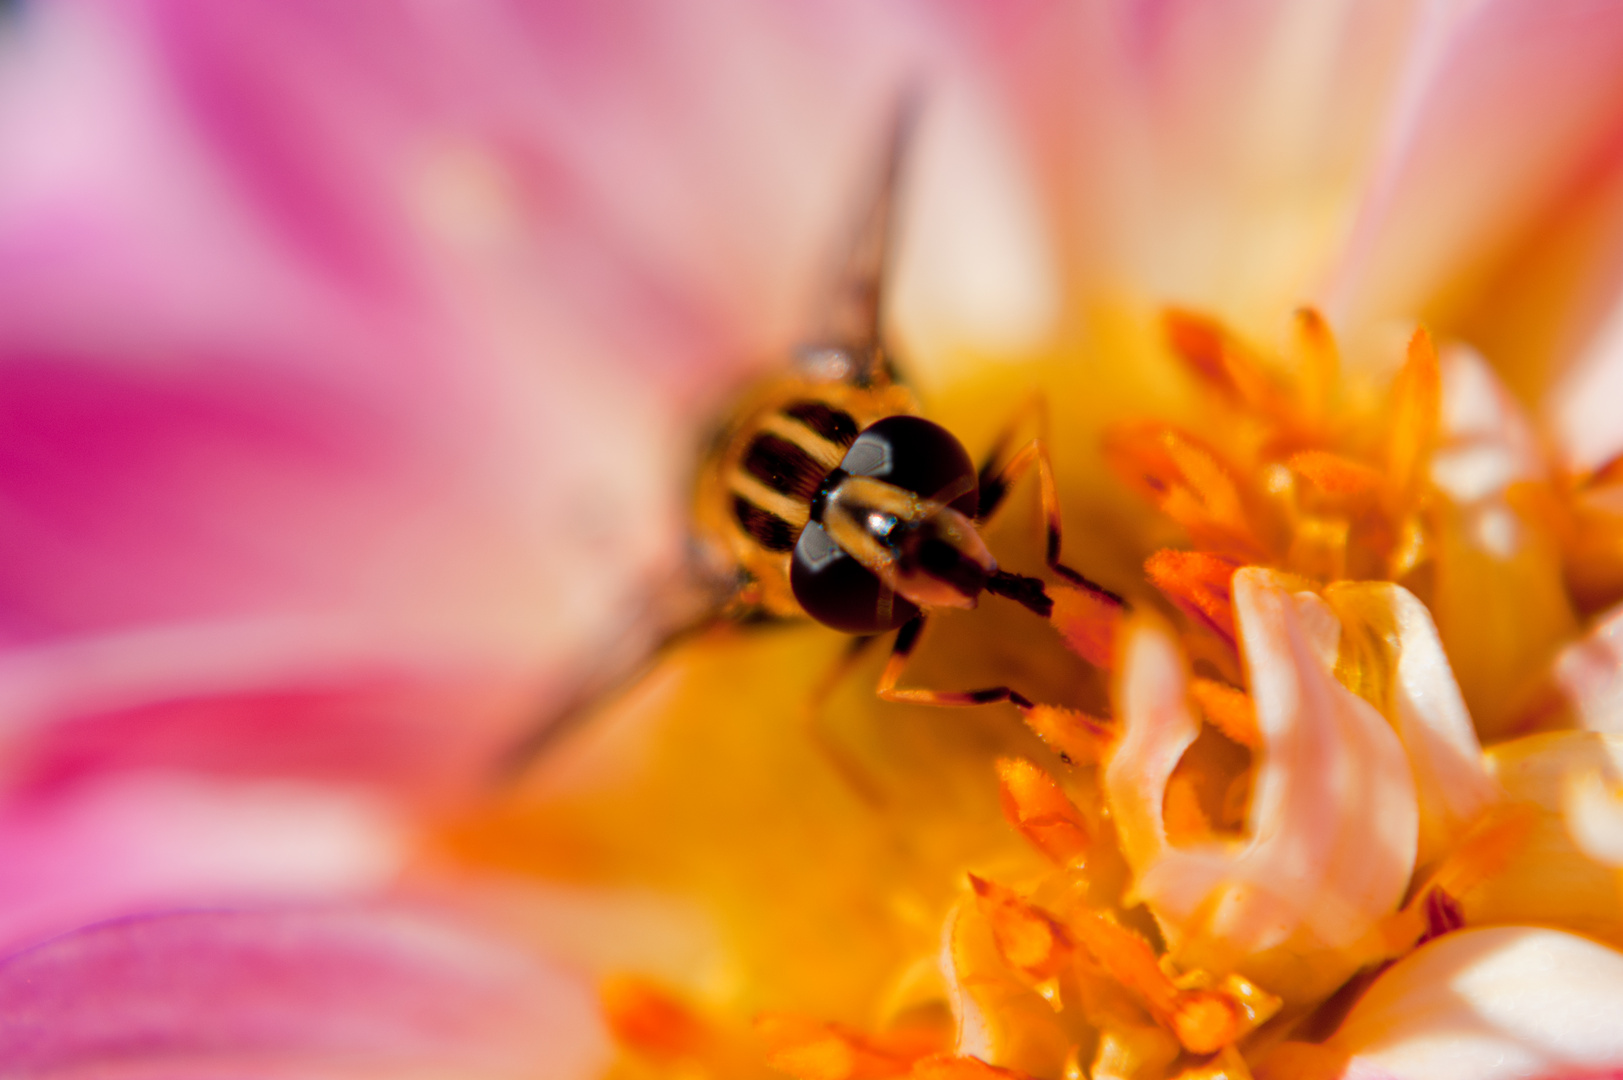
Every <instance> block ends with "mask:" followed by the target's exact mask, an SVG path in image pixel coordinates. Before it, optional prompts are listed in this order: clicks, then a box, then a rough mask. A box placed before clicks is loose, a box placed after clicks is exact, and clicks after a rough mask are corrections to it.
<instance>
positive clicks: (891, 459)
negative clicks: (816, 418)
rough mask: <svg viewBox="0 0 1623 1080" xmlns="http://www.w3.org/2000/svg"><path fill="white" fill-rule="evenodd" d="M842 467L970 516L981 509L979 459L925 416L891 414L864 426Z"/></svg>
mask: <svg viewBox="0 0 1623 1080" xmlns="http://www.w3.org/2000/svg"><path fill="white" fill-rule="evenodd" d="M840 468H842V469H844V470H845V471H846V472H848V473H850V474H851V475H852V476H871V477H873V478H874V479H875V480H883V481H884V482H885V483H887V484H893V485H895V486H896V487H899V488H902V489H904V490H907V491H911V492H912V493H913V494H915V495H922V496H924V497H925V498H926V499H933V500H935V501H937V502H944V503H946V504H947V505H948V506H950V507H952V508H953V509H954V510H956V511H958V512H959V513H960V514H963V515H964V516H966V517H971V518H972V517H974V516H975V513H976V511H977V510H979V509H980V505H979V504H980V489H979V485H978V484H977V483H976V476H975V463H974V462H973V461H972V460H970V457H969V451H968V450H965V449H964V444H963V443H961V442H959V441H958V439H957V437H956V436H955V435H953V433H952V432H950V431H948V430H947V429H946V428H944V427H942V426H941V425H940V424H936V423H932V422H931V421H929V420H926V419H924V418H923V417H922V416H887V417H885V418H884V419H883V420H878V421H875V422H874V423H872V424H869V425H868V426H867V427H866V428H865V429H863V432H862V434H860V435H858V436H857V438H856V441H855V442H853V443H852V444H851V446H850V448H849V449H848V450H846V452H845V458H844V460H842V461H841V462H840Z"/></svg>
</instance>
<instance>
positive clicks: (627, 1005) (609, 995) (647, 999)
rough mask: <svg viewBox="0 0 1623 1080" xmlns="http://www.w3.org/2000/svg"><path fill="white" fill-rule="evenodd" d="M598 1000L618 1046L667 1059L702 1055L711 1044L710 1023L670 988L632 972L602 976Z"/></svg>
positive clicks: (712, 1038) (713, 1039)
mask: <svg viewBox="0 0 1623 1080" xmlns="http://www.w3.org/2000/svg"><path fill="white" fill-rule="evenodd" d="M598 1002H599V1004H600V1005H601V1007H602V1010H603V1018H604V1020H605V1021H606V1022H607V1024H608V1028H609V1032H610V1033H611V1034H612V1035H613V1036H614V1038H615V1040H616V1041H617V1042H619V1043H620V1044H621V1045H622V1046H625V1047H627V1048H629V1049H631V1050H635V1051H637V1052H638V1053H640V1054H645V1055H647V1056H648V1057H652V1058H656V1059H660V1060H665V1061H670V1060H676V1059H680V1058H691V1057H702V1056H704V1055H705V1054H706V1053H707V1052H708V1051H709V1050H710V1049H711V1047H712V1046H713V1044H714V1042H715V1033H714V1032H713V1031H712V1030H711V1028H710V1025H709V1024H708V1023H706V1022H705V1020H704V1019H703V1018H702V1017H700V1016H699V1015H698V1014H697V1013H696V1012H694V1011H693V1010H692V1009H691V1008H689V1007H688V1006H687V1004H686V1003H685V1002H683V1001H682V1000H681V999H680V998H678V997H677V996H676V995H675V994H672V993H671V992H670V991H668V990H665V989H664V988H662V987H660V986H658V985H656V984H655V983H653V982H650V981H649V980H647V979H641V978H638V977H636V976H634V975H617V976H611V977H609V978H607V979H604V980H603V982H602V984H601V985H600V986H599V987H598Z"/></svg>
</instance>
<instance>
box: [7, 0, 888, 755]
mask: <svg viewBox="0 0 1623 1080" xmlns="http://www.w3.org/2000/svg"><path fill="white" fill-rule="evenodd" d="M867 11H868V9H867V8H866V7H864V6H862V5H856V4H851V5H845V6H837V5H836V6H830V7H828V8H827V9H826V10H820V11H819V12H817V13H805V14H794V13H781V14H776V15H773V14H763V13H758V12H756V11H755V9H753V8H751V7H749V6H747V5H739V4H732V3H727V2H722V0H718V2H717V3H715V4H712V5H709V6H707V7H704V8H692V9H689V10H686V11H684V13H683V15H682V16H681V17H680V18H676V17H675V16H665V15H661V14H659V13H658V11H656V8H655V7H649V8H647V9H646V10H644V11H642V12H641V14H637V13H635V12H633V11H629V10H627V11H615V12H608V11H604V10H601V9H599V8H597V7H596V6H594V5H587V4H580V5H574V6H571V5H546V6H543V7H535V6H532V5H508V4H503V3H496V2H492V3H486V4H479V5H459V6H458V8H457V9H456V11H455V13H454V14H453V13H451V12H449V11H445V12H440V11H437V9H433V8H423V7H419V8H412V9H410V10H407V9H401V8H399V7H397V6H394V5H355V6H348V7H346V9H345V10H344V11H343V12H342V13H337V12H334V11H333V10H331V9H329V8H327V7H326V6H324V5H320V4H312V5H303V6H299V5H292V4H268V3H267V4H257V5H254V4H243V5H232V6H231V7H230V8H220V7H218V6H216V5H211V4H207V3H186V2H163V0H158V2H153V3H133V2H132V3H121V2H112V0H109V2H106V3H102V2H86V3H82V4H64V5H56V6H51V5H45V6H41V7H39V8H32V7H31V8H30V9H28V10H27V11H26V12H25V13H24V15H23V16H22V18H21V21H20V23H19V27H20V29H19V30H18V31H17V32H16V33H15V34H13V35H12V36H11V37H10V38H9V39H7V40H5V41H4V43H3V44H4V47H5V49H6V50H7V53H8V57H7V59H8V61H9V63H8V64H7V65H3V70H4V74H3V76H0V79H3V81H4V86H3V88H0V89H3V92H0V161H3V162H4V165H3V166H0V285H3V286H4V287H3V288H0V341H3V345H0V399H3V400H4V402H5V405H4V406H3V407H0V411H3V412H4V417H3V419H4V420H5V423H4V424H3V425H0V535H3V536H4V537H5V538H6V539H5V540H4V541H0V556H3V557H0V564H3V569H0V648H4V647H7V646H9V647H10V648H12V649H14V650H17V649H23V648H26V649H27V652H26V653H24V654H22V655H21V656H20V658H19V660H18V661H17V662H18V663H20V664H22V665H23V666H24V667H27V668H30V669H31V670H32V671H34V672H35V673H36V675H37V674H38V673H40V672H44V671H49V670H54V669H55V666H56V661H55V660H54V659H53V658H52V649H53V648H55V646H56V643H57V642H59V641H61V640H62V639H63V638H64V637H72V636H78V635H97V640H98V641H99V642H100V644H99V645H98V646H96V647H97V648H98V649H99V650H100V651H101V652H102V653H103V654H111V653H112V652H114V651H116V650H117V649H119V648H121V647H123V646H124V645H126V644H133V645H134V646H135V651H134V652H133V653H132V655H131V656H130V657H128V658H126V659H124V660H121V661H113V662H111V666H112V667H113V668H117V669H119V670H122V671H125V672H139V671H140V669H141V668H142V667H143V665H145V664H146V663H147V662H148V661H149V660H150V654H149V653H148V652H144V651H143V647H142V646H141V642H140V640H139V639H138V638H128V637H126V636H124V634H123V632H124V631H126V630H127V629H129V628H132V627H142V628H145V629H143V634H145V633H147V632H148V631H151V632H154V633H156V634H157V635H158V636H159V637H163V636H169V637H171V638H173V639H175V640H184V639H186V638H187V637H188V636H190V637H192V638H193V639H195V641H196V642H197V646H196V647H195V648H196V656H195V663H194V664H193V665H192V669H191V670H192V673H193V675H194V676H195V677H196V679H197V680H198V682H199V684H200V685H198V686H193V687H187V686H185V685H181V683H182V682H183V679H181V678H176V679H175V681H173V682H172V683H171V684H170V685H167V686H166V687H165V688H164V694H163V695H154V694H153V693H152V692H151V688H150V687H142V686H129V685H124V684H120V683H118V682H116V681H115V682H113V683H111V684H108V685H89V684H87V680H86V679H85V678H83V677H82V675H83V673H78V675H79V677H77V678H75V679H73V680H72V681H71V682H70V683H69V684H67V685H66V686H64V687H60V688H56V689H46V690H44V691H42V692H41V693H40V694H35V700H36V703H37V702H38V701H39V700H43V699H48V698H53V697H62V696H66V697H69V698H72V697H76V696H89V697H92V698H95V697H97V696H100V698H101V699H102V705H101V707H102V710H103V711H104V712H105V711H107V710H131V709H146V708H148V707H150V706H152V705H154V703H155V701H156V702H158V703H161V702H162V701H164V700H170V699H174V698H184V699H188V700H193V701H195V700H198V699H200V698H203V697H206V696H207V695H209V694H210V693H216V692H218V691H219V690H220V689H221V686H220V684H221V682H222V681H225V682H230V680H229V678H228V677H223V676H222V675H221V670H222V669H224V670H226V671H239V670H241V669H243V668H245V667H247V668H254V669H257V670H260V671H263V670H264V669H267V668H270V667H278V666H280V667H281V668H282V669H283V674H282V676H281V677H282V679H283V680H284V685H286V686H287V687H289V688H290V689H292V691H293V692H295V693H309V692H314V693H317V694H329V693H332V692H334V691H335V690H336V692H338V693H340V694H343V695H348V696H361V695H364V694H365V693H366V692H367V688H368V687H369V686H372V685H375V684H376V683H377V682H379V680H378V678H377V676H376V673H377V671H378V670H379V669H381V670H383V671H384V672H386V673H389V674H392V673H395V672H399V671H401V670H407V669H415V670H413V673H412V675H411V676H410V678H409V679H408V680H406V681H407V682H408V683H410V684H411V685H412V686H413V687H415V688H418V689H421V690H422V691H423V692H424V693H425V694H426V695H427V696H428V697H430V698H432V699H434V700H435V701H436V702H437V705H436V707H437V708H440V709H442V710H444V711H445V712H446V713H447V715H453V714H460V715H459V717H458V722H457V725H456V728H457V730H456V731H455V732H454V733H452V734H451V735H450V736H449V737H450V738H451V739H452V740H453V745H452V746H451V747H448V748H446V749H447V750H448V752H447V753H445V754H444V755H443V756H442V757H441V759H440V762H439V764H440V765H441V767H442V769H441V771H442V772H454V771H455V770H456V769H463V770H464V771H465V770H466V769H467V768H468V767H470V766H473V765H476V764H477V762H478V761H479V760H480V758H481V755H483V756H484V757H488V754H489V751H490V749H491V748H492V747H494V746H496V745H498V744H500V743H501V742H502V741H503V740H504V739H507V738H510V737H511V736H512V734H513V732H514V731H515V730H517V729H518V728H519V727H520V726H521V725H523V724H524V723H525V722H527V720H529V719H530V718H529V717H527V716H526V715H525V710H524V709H523V707H522V706H520V705H519V704H518V702H519V701H520V699H521V697H522V696H523V695H534V694H536V693H538V692H540V691H541V690H543V689H545V688H546V687H547V686H548V684H549V683H550V684H551V685H552V686H553V688H554V689H556V684H557V683H558V682H559V681H564V680H568V679H570V678H573V677H574V675H573V673H574V672H577V671H579V670H580V669H582V668H589V667H590V665H591V664H592V662H593V657H594V655H595V654H596V652H597V651H598V645H599V643H600V642H601V641H602V640H603V639H604V636H605V635H609V634H612V633H615V632H617V631H618V630H619V629H620V627H621V626H622V625H623V623H624V622H625V620H627V619H629V618H632V617H633V613H634V605H635V601H636V598H637V597H638V596H639V595H640V594H641V592H642V590H643V589H644V588H645V587H646V585H647V583H648V582H649V581H650V580H652V579H653V578H655V577H656V576H658V575H660V574H667V573H669V572H670V571H671V568H672V566H673V565H674V564H675V562H676V560H677V559H678V557H679V553H678V548H679V541H680V536H681V525H680V521H681V506H680V497H679V496H680V492H681V490H682V486H683V481H682V472H683V466H682V462H684V461H685V460H686V459H687V457H688V456H689V454H690V440H691V439H692V438H693V436H694V432H693V431H692V429H691V425H692V421H691V408H692V406H693V404H694V402H695V400H697V399H700V398H705V397H707V396H708V395H711V394H713V393H715V392H716V391H717V388H718V387H719V386H720V385H723V384H724V383H725V382H726V380H727V377H728V374H729V373H732V372H737V371H740V370H742V369H743V368H744V367H745V366H747V365H748V364H749V363H750V362H752V361H753V360H754V359H755V355H756V354H765V353H768V352H770V351H771V350H772V349H773V348H775V347H777V346H779V345H781V343H783V342H785V341H787V340H789V339H790V338H791V337H792V336H793V335H794V334H795V333H796V332H798V331H799V330H800V329H802V326H801V325H800V324H801V322H802V318H803V317H802V313H803V312H804V311H805V310H806V307H807V305H808V303H809V302H810V300H811V298H812V297H811V295H810V294H811V293H812V292H813V291H815V290H814V288H813V286H814V283H815V282H817V281H818V280H819V277H820V274H821V273H822V272H823V268H824V260H825V256H826V253H825V250H824V248H825V245H826V244H827V243H828V240H827V238H828V237H829V236H830V235H838V234H840V233H841V231H842V230H843V221H844V215H845V214H846V213H847V212H848V205H847V203H848V201H849V200H848V198H847V197H845V196H846V193H848V192H850V191H853V190H857V189H858V186H859V184H860V182H861V181H862V180H863V179H864V172H863V170H864V167H865V166H866V164H867V162H868V161H870V160H871V156H872V153H873V147H874V145H875V142H876V139H877V137H878V135H877V133H878V129H879V127H880V125H879V123H878V122H876V121H875V120H874V118H873V116H872V111H871V109H870V108H869V105H870V104H871V102H872V101H874V100H878V99H883V98H884V97H885V96H886V95H887V94H888V93H891V92H893V91H894V88H895V86H896V85H899V76H898V74H897V72H898V70H899V64H900V60H899V56H900V54H901V53H902V52H903V51H905V50H904V49H903V47H902V46H901V44H900V43H899V40H898V39H897V38H896V37H895V36H894V35H890V34H888V33H887V31H886V29H885V25H884V24H883V23H882V22H881V21H879V20H877V19H876V17H874V16H871V15H869V14H868V13H867ZM834 61H837V64H834ZM831 65H833V66H831ZM742 86H748V87H749V88H750V90H749V92H748V93H740V92H739V87H742ZM677 118H679V119H680V121H681V122H680V123H677V122H675V120H676V119H677ZM746 151H747V152H746ZM260 624H267V625H285V626H304V627H308V628H311V631H313V632H308V633H307V638H306V640H305V641H304V642H303V643H302V644H299V643H292V644H291V645H290V642H291V637H290V638H289V640H288V641H286V642H283V643H281V644H274V643H273V644H271V645H265V644H264V643H263V642H261V641H250V642H248V643H247V644H244V643H243V635H242V634H236V633H227V634H226V635H225V636H224V638H223V639H222V640H221V642H220V643H219V644H218V645H217V646H216V645H211V644H210V638H211V635H213V634H214V632H215V631H216V629H217V628H218V627H220V626H222V625H224V626H226V627H227V628H228V629H229V628H235V627H237V626H239V625H246V626H248V627H250V630H249V632H248V633H247V637H248V638H250V639H252V638H255V636H256V635H257V634H258V631H257V630H254V629H252V628H253V627H257V626H259V625H260ZM138 637H139V636H138ZM335 643H336V644H335ZM244 649H245V650H246V653H245V654H239V652H240V650H244ZM267 650H268V651H267ZM301 650H302V653H303V655H300V653H301ZM324 650H330V651H325V652H324ZM58 655H60V654H58ZM425 657H428V658H433V659H432V662H431V663H430V664H428V665H424V664H423V663H422V661H423V660H424V658H425ZM40 658H43V660H42V659H40ZM352 660H353V661H356V662H357V663H358V666H359V671H358V672H351V671H345V670H343V669H344V665H345V664H346V663H347V662H350V661H352ZM447 660H448V661H449V663H447ZM301 664H307V665H308V667H307V668H306V669H303V670H300V668H299V665H301ZM104 666H105V665H104ZM167 666H168V670H169V671H170V672H173V673H174V674H175V676H180V674H181V668H182V667H183V665H179V664H177V665H167ZM61 670H63V671H68V670H69V669H68V668H67V667H63V668H62V669H61ZM143 677H144V676H143ZM137 681H139V679H137ZM382 681H383V682H385V683H388V682H389V680H388V679H387V678H386V679H384V680H382ZM491 687H495V688H496V689H495V691H494V692H492V690H491ZM266 688H267V683H266V682H264V681H255V680H253V679H250V680H248V681H247V682H246V683H235V684H231V685H228V686H226V687H225V688H224V689H225V690H226V693H227V698H226V702H227V703H226V705H225V707H224V710H223V711H224V712H226V713H231V712H233V711H240V710H236V709H235V707H234V706H233V705H232V704H231V702H232V701H234V700H238V699H240V698H241V697H242V696H243V695H249V696H252V695H254V694H257V693H261V692H263V691H264V690H265V689H266ZM470 688H472V689H471V692H472V693H473V695H474V696H473V697H472V698H471V699H469V700H467V701H464V702H460V703H458V702H457V701H456V700H455V699H456V697H457V695H458V694H461V693H464V692H466V691H469V689H470ZM504 688H505V689H504ZM501 694H507V695H508V698H507V700H506V701H505V702H503V703H502V705H501V707H499V708H492V707H491V700H492V698H493V697H495V696H500V695H501ZM402 711H404V712H405V713H406V714H407V716H406V720H405V723H404V726H403V730H402V731H401V733H400V735H399V737H394V736H391V735H389V734H388V733H387V731H386V727H387V721H388V717H389V716H391V715H392V714H397V713H400V712H402ZM421 712H422V710H414V709H411V708H409V707H408V708H405V709H404V710H402V706H401V701H400V699H399V698H398V697H395V698H392V699H391V698H390V697H388V696H387V695H386V697H385V699H384V700H383V701H382V702H380V704H379V705H378V706H377V707H375V708H373V709H371V710H370V715H371V717H372V719H371V720H369V721H368V723H367V724H363V725H360V726H359V727H358V728H356V729H355V730H352V731H349V732H348V733H345V734H340V735H339V736H338V737H337V738H336V739H335V740H334V741H335V742H337V743H339V744H343V743H346V742H347V743H349V744H356V745H358V744H359V743H361V742H362V741H364V737H371V736H380V738H379V741H380V742H381V743H383V744H385V745H389V746H395V745H398V744H401V743H404V744H406V745H407V746H408V747H409V746H412V745H414V744H416V743H417V742H418V741H419V734H418V733H417V732H414V730H413V727H414V725H416V724H417V722H418V717H420V715H421ZM413 713H415V714H416V715H412V714H413ZM66 715H67V717H69V718H72V717H74V716H75V714H73V713H71V712H70V713H68V714H66ZM193 715H194V716H196V715H197V713H196V712H195V710H194V711H193ZM50 719H51V718H50V717H48V716H44V715H42V714H40V713H39V712H38V711H35V712H33V713H31V714H30V715H28V716H26V717H23V718H21V719H19V718H16V717H0V724H7V725H8V726H11V727H12V728H14V729H15V728H18V727H29V728H36V727H39V725H41V724H42V723H45V722H48V721H49V720H50ZM378 721H382V722H383V723H384V726H385V730H382V731H380V730H378V729H376V728H375V727H369V726H368V725H369V724H373V723H376V722H378ZM126 741H129V740H126ZM49 752H54V751H49ZM299 752H301V753H304V754H305V755H306V756H308V757H310V758H312V759H315V758H319V757H320V756H321V755H322V753H323V752H324V748H323V747H322V746H321V745H320V744H319V743H316V744H308V743H307V744H305V745H304V747H303V748H302V750H301V751H299ZM453 762H454V763H455V765H454V766H453V765H451V764H450V763H453ZM194 763H195V762H194ZM346 764H347V763H346ZM317 767H321V766H320V763H319V762H318V763H317ZM415 767H417V766H414V768H415ZM441 779H443V777H441Z"/></svg>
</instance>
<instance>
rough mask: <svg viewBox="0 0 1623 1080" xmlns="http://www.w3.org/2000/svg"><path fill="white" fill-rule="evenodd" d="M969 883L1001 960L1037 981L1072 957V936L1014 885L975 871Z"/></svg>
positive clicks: (1058, 969)
mask: <svg viewBox="0 0 1623 1080" xmlns="http://www.w3.org/2000/svg"><path fill="white" fill-rule="evenodd" d="M969 884H970V887H971V888H973V889H974V890H975V900H976V903H977V905H978V906H979V907H980V910H981V914H982V915H984V916H985V917H986V921H987V924H988V925H989V926H990V927H991V929H992V940H993V941H994V942H995V943H996V945H997V950H998V954H999V955H1001V956H1002V957H1003V960H1004V962H1005V963H1006V964H1008V965H1009V966H1010V967H1012V968H1015V969H1016V970H1018V971H1022V972H1024V973H1025V974H1026V975H1027V976H1029V977H1030V978H1032V979H1036V980H1037V981H1039V982H1041V981H1042V980H1044V979H1051V978H1053V977H1054V976H1055V975H1057V974H1059V972H1060V971H1061V970H1062V969H1063V968H1064V967H1065V965H1066V964H1067V963H1068V962H1069V961H1070V959H1071V939H1070V937H1069V935H1067V934H1066V933H1065V928H1064V927H1063V926H1061V925H1060V923H1059V921H1058V920H1057V919H1055V918H1054V917H1053V916H1052V915H1050V914H1048V913H1047V912H1046V911H1044V910H1042V909H1041V908H1039V907H1037V906H1036V905H1035V904H1030V903H1027V902H1026V901H1025V900H1024V899H1022V898H1021V897H1020V895H1019V894H1018V893H1016V892H1015V891H1014V890H1013V889H1009V888H1006V887H1004V886H1002V885H998V884H996V883H995V882H991V881H986V880H984V879H983V878H978V877H976V876H975V875H974V874H970V875H969Z"/></svg>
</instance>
